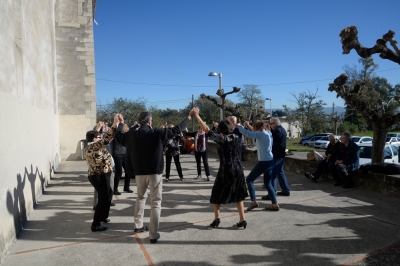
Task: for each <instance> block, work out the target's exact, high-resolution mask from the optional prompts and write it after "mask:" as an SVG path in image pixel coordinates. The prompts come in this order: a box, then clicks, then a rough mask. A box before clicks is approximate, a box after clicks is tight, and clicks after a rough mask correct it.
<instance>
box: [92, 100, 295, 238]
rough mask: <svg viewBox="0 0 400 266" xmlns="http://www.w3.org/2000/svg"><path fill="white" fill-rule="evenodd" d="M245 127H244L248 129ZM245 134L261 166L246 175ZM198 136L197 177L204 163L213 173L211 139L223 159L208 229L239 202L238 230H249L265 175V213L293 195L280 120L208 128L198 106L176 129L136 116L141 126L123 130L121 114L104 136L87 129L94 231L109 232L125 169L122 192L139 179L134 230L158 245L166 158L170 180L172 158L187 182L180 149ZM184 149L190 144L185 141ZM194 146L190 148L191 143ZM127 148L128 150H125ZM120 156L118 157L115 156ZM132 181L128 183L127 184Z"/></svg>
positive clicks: (235, 122) (144, 114) (225, 123)
mask: <svg viewBox="0 0 400 266" xmlns="http://www.w3.org/2000/svg"><path fill="white" fill-rule="evenodd" d="M192 119H196V120H197V122H198V124H199V129H198V131H196V132H192V133H188V132H187V129H186V128H187V125H188V124H189V122H190V120H192ZM245 127H246V128H245ZM242 135H244V136H247V137H250V138H254V139H256V146H257V156H258V162H257V164H256V165H255V167H254V168H253V169H252V170H251V171H250V173H249V175H248V176H247V177H245V175H244V172H243V167H242V146H243V142H242ZM188 137H189V138H190V137H191V138H194V143H193V144H192V145H191V146H192V148H193V149H194V155H195V160H196V167H197V176H196V178H195V179H201V178H202V175H201V161H203V166H204V170H205V174H206V180H207V181H210V180H211V179H210V178H211V175H210V169H209V165H208V140H212V141H214V142H216V143H217V151H218V156H219V168H218V172H217V175H216V177H215V180H214V185H213V187H212V190H211V197H210V203H211V204H212V205H213V209H214V219H213V221H212V223H211V224H210V227H212V228H215V227H218V226H219V225H220V223H221V220H220V205H221V204H228V203H235V204H236V208H237V210H238V214H239V221H238V222H237V224H236V227H237V228H243V229H246V227H247V221H246V219H245V212H246V211H247V212H248V211H252V210H254V209H255V208H258V207H259V203H258V202H257V200H256V193H255V188H254V181H255V180H256V179H257V178H258V177H259V176H260V175H263V181H264V186H265V188H267V191H268V195H267V196H264V197H262V199H267V200H270V201H271V205H269V206H267V207H266V208H265V210H267V211H279V205H278V202H277V198H276V195H282V196H289V195H290V189H289V185H288V182H287V180H286V176H285V173H284V171H283V162H284V158H285V149H286V131H285V129H284V128H283V127H282V126H281V125H280V121H279V119H278V118H272V119H271V120H270V122H269V123H268V124H266V123H264V122H262V121H255V122H254V123H253V125H252V126H251V125H250V124H249V123H248V122H244V125H243V126H242V125H241V124H240V121H238V120H237V118H236V117H234V116H230V117H228V118H227V119H226V120H223V121H220V122H219V123H213V128H212V129H210V128H209V127H208V126H207V125H206V123H205V122H204V121H203V120H202V118H201V117H200V115H199V109H198V108H196V107H194V108H193V109H192V110H191V111H190V112H189V114H188V115H187V117H186V118H185V119H184V120H183V121H182V122H181V123H179V124H178V125H172V124H170V125H168V124H167V123H164V124H163V125H162V126H161V127H160V128H155V127H153V120H152V115H151V113H149V112H142V113H140V114H139V117H138V124H137V125H135V126H134V127H131V128H129V127H127V126H126V125H125V126H124V118H123V115H122V114H116V115H115V116H114V122H113V124H112V126H111V128H108V131H107V133H106V134H104V136H101V133H99V132H98V130H91V131H88V132H87V134H86V140H87V141H88V145H87V147H86V148H85V157H86V161H87V163H88V167H89V170H88V179H89V182H90V183H91V184H92V185H93V187H94V188H95V191H96V192H97V194H98V203H97V205H95V213H94V216H93V222H92V225H91V230H92V231H93V232H96V231H104V230H107V228H108V227H106V226H105V225H104V224H105V223H109V222H110V219H109V218H108V215H109V210H110V205H111V199H112V195H113V194H114V195H120V194H121V193H120V192H118V182H119V179H120V178H121V175H122V169H120V168H122V167H123V168H124V169H125V182H124V191H125V192H128V193H132V192H133V191H132V190H130V189H129V179H130V177H131V176H132V177H135V180H136V185H137V198H136V204H135V211H134V232H135V233H137V232H144V231H149V239H150V243H157V241H158V239H159V238H160V234H159V232H158V231H159V230H158V228H159V220H160V214H161V200H162V185H163V182H162V181H163V180H162V174H163V171H164V155H165V160H166V179H165V182H168V181H169V180H170V169H171V162H172V159H173V160H174V163H175V166H176V170H177V172H178V176H179V178H180V180H181V181H184V180H185V179H184V177H183V174H182V167H181V164H180V161H179V155H180V146H181V145H182V143H183V141H184V138H188ZM111 142H113V143H114V147H115V146H117V148H118V152H117V153H115V152H114V157H123V159H121V158H116V161H118V162H117V164H118V170H116V174H115V178H114V185H111V179H112V178H111V173H112V171H113V166H114V161H115V159H113V156H111V155H110V152H109V151H108V150H107V145H108V144H109V143H111ZM185 145H186V143H185ZM189 146H190V145H189ZM121 147H125V149H121ZM116 155H119V156H116ZM276 179H278V181H279V184H280V186H281V188H282V191H279V192H276V184H275V183H276ZM127 180H128V181H127ZM148 190H149V191H150V198H151V210H150V223H149V226H148V227H147V226H145V225H144V224H143V217H144V209H145V202H146V199H147V192H148ZM249 195H250V199H251V203H250V205H249V206H248V208H247V209H246V210H245V207H244V200H245V199H246V198H247V197H248V196H249Z"/></svg>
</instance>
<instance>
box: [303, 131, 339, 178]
mask: <svg viewBox="0 0 400 266" xmlns="http://www.w3.org/2000/svg"><path fill="white" fill-rule="evenodd" d="M328 140H329V144H328V147H327V148H326V151H325V155H326V158H325V159H324V160H322V161H320V162H319V164H318V167H317V170H316V171H315V172H314V173H313V174H304V175H305V176H306V177H307V178H308V179H311V180H312V181H313V182H315V183H316V182H317V180H318V179H319V177H320V176H321V175H322V174H323V173H324V172H325V170H326V169H327V168H329V165H331V166H330V168H332V166H333V165H334V164H335V161H336V157H337V155H338V152H339V146H340V142H339V141H338V140H337V139H336V137H335V135H334V134H330V135H329V137H328Z"/></svg>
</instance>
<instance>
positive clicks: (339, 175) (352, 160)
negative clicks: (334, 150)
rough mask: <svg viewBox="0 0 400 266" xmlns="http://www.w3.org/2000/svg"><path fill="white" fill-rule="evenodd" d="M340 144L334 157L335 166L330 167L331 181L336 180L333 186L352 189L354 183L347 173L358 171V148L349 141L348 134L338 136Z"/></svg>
mask: <svg viewBox="0 0 400 266" xmlns="http://www.w3.org/2000/svg"><path fill="white" fill-rule="evenodd" d="M340 141H341V144H340V146H339V152H338V155H337V157H336V161H335V164H334V165H333V166H331V169H330V170H331V171H332V175H333V179H335V180H336V183H335V186H341V185H342V184H343V188H352V187H353V186H354V182H353V180H352V179H351V177H350V176H349V172H352V171H355V170H357V169H358V166H359V161H360V147H359V146H358V145H357V144H355V143H354V142H353V141H351V139H350V134H349V133H346V132H345V133H342V135H341V136H340Z"/></svg>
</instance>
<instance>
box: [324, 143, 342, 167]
mask: <svg viewBox="0 0 400 266" xmlns="http://www.w3.org/2000/svg"><path fill="white" fill-rule="evenodd" d="M339 147H340V141H336V143H335V144H331V143H329V144H328V147H326V151H325V155H326V156H328V154H332V156H331V158H330V159H329V162H334V161H336V157H337V155H338V152H339Z"/></svg>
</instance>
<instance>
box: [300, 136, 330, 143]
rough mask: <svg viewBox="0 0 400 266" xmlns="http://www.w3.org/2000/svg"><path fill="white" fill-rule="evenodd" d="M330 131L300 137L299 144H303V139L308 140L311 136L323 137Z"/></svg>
mask: <svg viewBox="0 0 400 266" xmlns="http://www.w3.org/2000/svg"><path fill="white" fill-rule="evenodd" d="M330 134H332V133H320V134H313V135H307V136H304V137H302V138H301V140H300V144H302V145H304V141H306V140H310V139H311V138H312V137H325V136H329V135H330Z"/></svg>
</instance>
